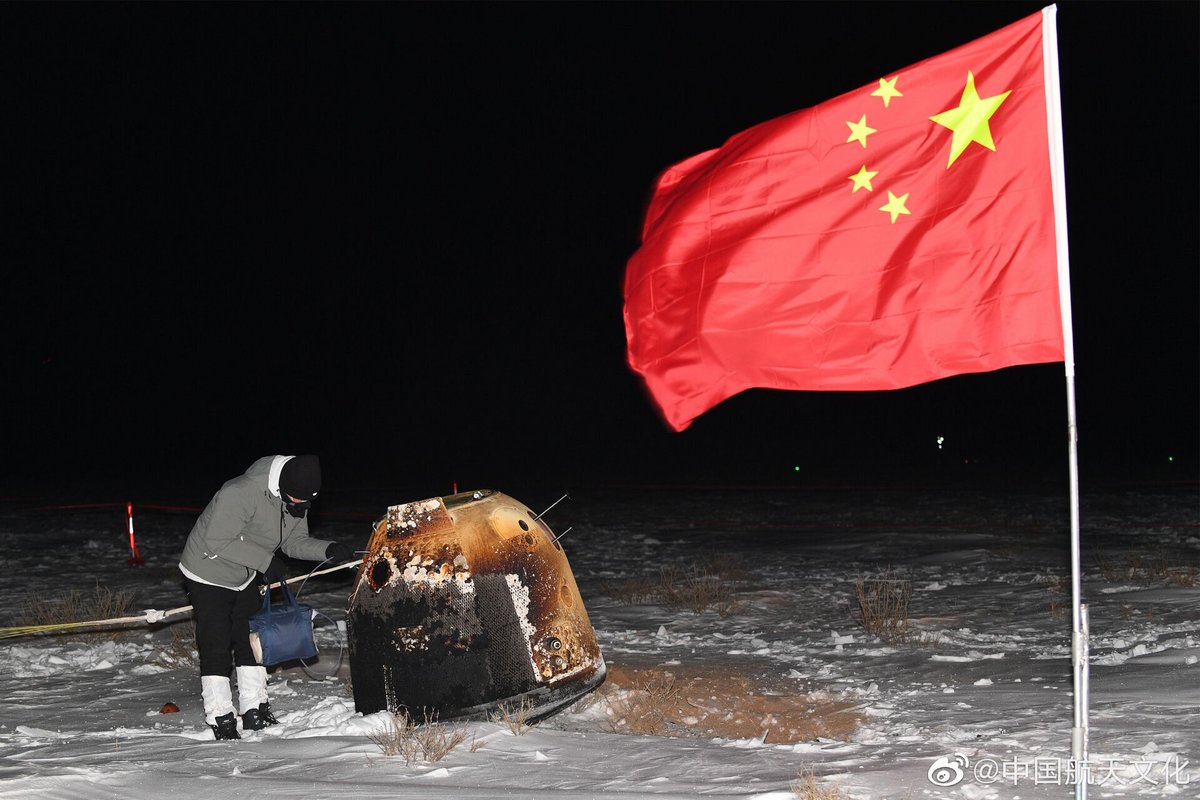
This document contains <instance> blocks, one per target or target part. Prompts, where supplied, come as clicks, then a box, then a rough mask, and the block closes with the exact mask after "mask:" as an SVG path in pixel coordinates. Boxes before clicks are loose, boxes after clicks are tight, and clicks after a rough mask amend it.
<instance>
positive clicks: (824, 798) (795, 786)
mask: <svg viewBox="0 0 1200 800" xmlns="http://www.w3.org/2000/svg"><path fill="white" fill-rule="evenodd" d="M791 789H792V794H794V795H796V800H842V797H843V795H842V792H841V790H840V789H838V787H836V786H821V785H820V784H818V783H817V778H816V776H815V775H813V771H812V768H811V767H810V768H808V769H802V770H800V774H799V775H798V776H796V780H794V781H792V784H791Z"/></svg>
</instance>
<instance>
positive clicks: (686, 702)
mask: <svg viewBox="0 0 1200 800" xmlns="http://www.w3.org/2000/svg"><path fill="white" fill-rule="evenodd" d="M779 683H782V682H779ZM593 694H594V695H596V700H595V702H598V703H601V704H602V705H603V707H604V710H605V713H606V714H607V716H608V721H609V727H610V729H611V730H612V731H614V732H616V733H630V734H637V735H643V736H677V737H683V736H696V737H704V738H723V739H750V738H756V737H763V738H764V741H769V742H772V743H776V744H795V743H798V742H811V741H815V740H816V739H817V738H818V737H822V738H828V739H835V740H839V741H845V740H846V739H848V738H849V737H850V735H851V734H853V733H854V731H855V730H856V729H857V728H858V726H859V725H860V724H861V722H862V717H861V715H859V714H858V712H857V711H856V710H855V708H854V705H853V704H851V703H847V702H843V701H836V700H831V699H828V698H826V697H824V696H822V695H810V694H797V693H794V692H792V691H790V689H789V687H788V686H786V685H771V684H770V683H767V682H764V681H763V680H762V679H756V678H754V677H752V676H750V675H747V674H743V673H739V672H736V671H730V669H729V668H728V667H724V666H722V667H720V668H716V667H711V668H705V667H683V666H678V667H675V666H672V667H670V668H664V667H640V668H639V667H622V666H616V665H610V667H609V671H608V677H607V678H606V680H605V683H604V685H603V686H602V687H601V688H600V689H599V690H597V691H596V692H594V693H593Z"/></svg>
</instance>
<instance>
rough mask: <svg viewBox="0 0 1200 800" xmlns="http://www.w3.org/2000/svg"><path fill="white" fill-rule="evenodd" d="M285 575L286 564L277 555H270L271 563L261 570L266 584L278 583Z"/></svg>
mask: <svg viewBox="0 0 1200 800" xmlns="http://www.w3.org/2000/svg"><path fill="white" fill-rule="evenodd" d="M286 577H287V565H286V564H284V563H283V559H281V558H280V557H279V556H271V564H270V565H269V566H268V567H267V568H266V570H264V571H263V579H264V580H265V581H266V582H267V586H270V585H271V584H272V583H279V582H280V581H282V580H283V579H284V578H286Z"/></svg>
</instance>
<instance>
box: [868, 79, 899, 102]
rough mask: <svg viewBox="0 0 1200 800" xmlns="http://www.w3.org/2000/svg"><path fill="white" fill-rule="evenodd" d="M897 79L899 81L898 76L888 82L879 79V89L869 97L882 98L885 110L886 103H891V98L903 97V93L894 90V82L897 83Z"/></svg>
mask: <svg viewBox="0 0 1200 800" xmlns="http://www.w3.org/2000/svg"><path fill="white" fill-rule="evenodd" d="M899 79H900V76H898V75H897V76H896V77H895V78H892V79H891V80H890V81H889V80H887V79H885V78H880V79H879V88H878V89H876V90H875V91H873V92H871V96H872V97H882V98H883V107H884V108H887V107H888V103H890V102H891V101H892V98H893V97H904V93H903V92H901V91H900V90H899V89H897V88H896V81H898V80H899Z"/></svg>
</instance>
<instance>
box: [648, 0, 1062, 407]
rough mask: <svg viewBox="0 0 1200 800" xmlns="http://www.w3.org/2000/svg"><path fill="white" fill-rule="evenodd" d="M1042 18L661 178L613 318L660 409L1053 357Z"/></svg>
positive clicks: (767, 126) (1057, 353)
mask: <svg viewBox="0 0 1200 800" xmlns="http://www.w3.org/2000/svg"><path fill="white" fill-rule="evenodd" d="M1048 10H1050V11H1052V9H1048ZM1044 18H1045V19H1046V21H1045V22H1043V19H1044ZM1043 37H1049V39H1050V44H1051V45H1053V41H1054V39H1053V37H1054V30H1053V16H1052V15H1046V14H1045V13H1044V12H1043V13H1039V14H1035V15H1032V16H1030V17H1028V18H1026V19H1023V20H1021V21H1019V22H1017V23H1015V24H1013V25H1009V26H1008V27H1006V28H1003V29H1001V30H999V31H996V32H995V33H992V34H990V35H988V36H985V37H983V38H982V39H978V40H976V41H974V42H971V43H970V44H967V45H964V46H963V47H960V48H958V49H956V50H952V51H950V52H948V53H944V54H942V55H939V56H935V57H933V58H930V59H927V60H925V61H922V62H920V63H918V64H916V65H914V66H911V67H908V68H907V69H902V70H899V71H896V72H892V73H889V74H887V75H884V76H882V77H881V78H880V79H879V80H878V81H876V82H873V83H871V84H868V85H867V86H864V87H863V88H861V89H858V90H855V91H852V92H848V93H846V94H844V95H842V96H840V97H836V98H834V99H832V100H829V101H827V102H825V103H822V104H820V105H818V106H816V107H814V108H810V109H806V110H803V111H797V112H794V113H791V114H788V115H786V116H783V117H779V118H778V119H774V120H771V121H769V122H764V123H762V124H760V125H757V126H755V127H753V128H750V129H749V130H746V131H743V132H741V133H739V134H737V135H735V136H733V137H732V138H731V139H729V140H728V141H727V142H726V143H725V144H724V145H723V146H721V147H719V148H717V149H715V150H709V151H708V152H705V153H701V154H699V155H696V156H693V157H692V158H689V159H687V160H686V161H683V162H680V163H679V164H676V165H675V166H673V167H670V168H668V169H667V170H666V171H665V172H664V173H663V174H662V175H661V176H660V177H659V179H658V183H657V185H656V187H655V191H654V195H653V198H652V199H651V201H650V204H649V207H648V209H647V212H646V220H645V225H644V228H643V232H642V246H641V247H640V248H639V249H638V251H637V252H636V253H635V254H634V255H633V257H632V258H630V260H629V264H628V267H627V270H626V275H625V332H626V338H627V343H628V359H629V364H630V366H631V367H632V368H633V369H634V370H635V371H636V372H637V373H639V374H640V375H642V376H643V378H644V379H645V382H646V385H647V387H648V389H649V391H650V393H651V394H652V396H653V397H654V400H655V401H656V402H657V403H658V405H659V406H660V408H661V409H662V412H663V415H664V417H665V418H666V420H667V422H668V423H669V424H670V425H671V427H673V428H674V429H675V430H683V429H684V428H686V427H687V426H688V425H689V424H690V423H691V421H692V420H693V419H695V418H696V417H698V416H699V415H700V414H702V413H704V412H705V411H706V410H708V409H709V408H712V407H713V406H714V405H716V404H717V403H720V402H721V401H722V400H724V399H726V398H727V397H730V396H732V395H734V394H737V393H738V392H741V391H743V390H745V389H748V388H751V387H765V388H773V389H802V390H876V389H896V388H900V387H904V386H912V385H914V384H918V383H923V382H926V381H931V380H936V379H938V378H944V377H946V376H949V375H955V374H959V373H966V372H984V371H988V370H995V369H999V368H1001V367H1007V366H1012V365H1015V364H1033V363H1040V362H1047V361H1062V360H1064V335H1063V326H1062V318H1061V311H1060V307H1059V288H1058V261H1057V257H1056V246H1055V216H1054V215H1055V204H1054V202H1053V198H1052V191H1051V161H1052V159H1051V146H1050V141H1049V134H1048V118H1049V115H1050V114H1051V113H1054V114H1057V83H1056V81H1057V77H1056V76H1055V77H1053V78H1052V79H1048V78H1047V71H1046V70H1045V69H1044V67H1045V65H1044V63H1043V62H1044V58H1043ZM1054 66H1055V69H1056V68H1057V65H1056V64H1055V65H1054ZM1051 80H1053V81H1054V82H1055V83H1053V84H1051V83H1050V81H1051ZM1049 86H1052V87H1053V91H1050V96H1051V97H1052V98H1053V100H1054V104H1053V105H1054V110H1053V111H1049V110H1048V104H1047V94H1048V87H1049Z"/></svg>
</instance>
